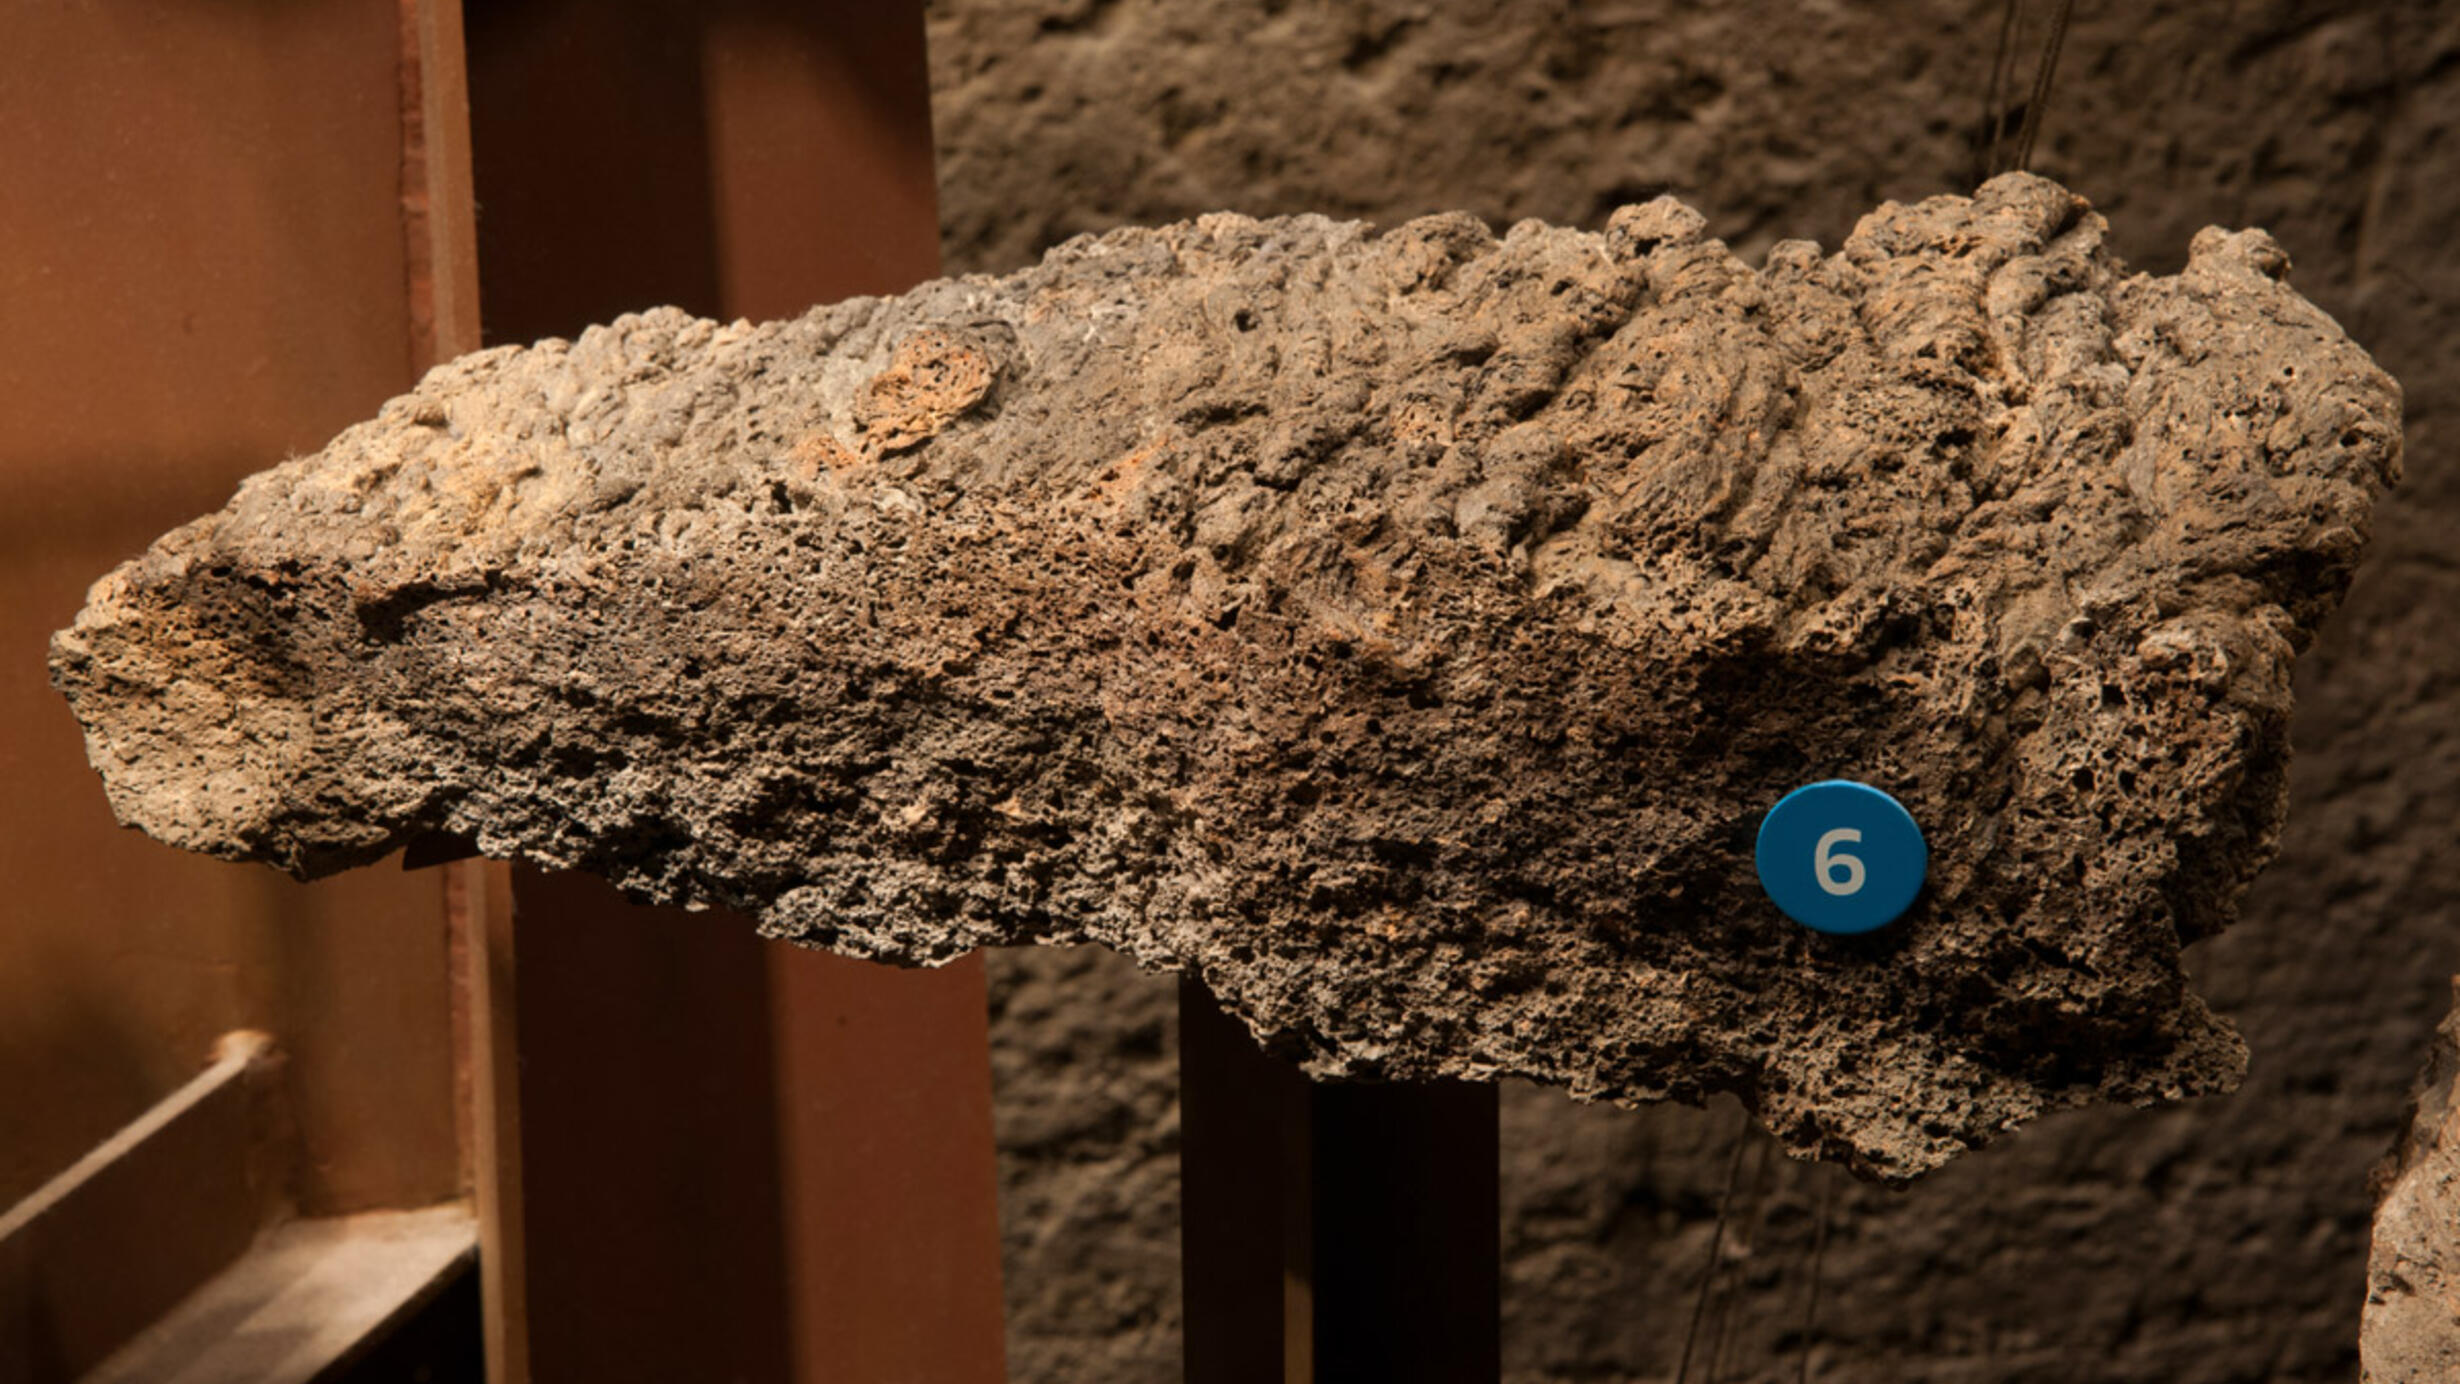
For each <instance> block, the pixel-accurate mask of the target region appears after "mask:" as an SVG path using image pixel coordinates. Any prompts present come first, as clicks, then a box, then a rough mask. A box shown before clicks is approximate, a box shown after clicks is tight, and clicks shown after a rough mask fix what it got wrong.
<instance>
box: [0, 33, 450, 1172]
mask: <svg viewBox="0 0 2460 1384" xmlns="http://www.w3.org/2000/svg"><path fill="white" fill-rule="evenodd" d="M400 45H401V11H400V8H399V4H398V0H347V3H333V4H321V5H270V6H269V5H227V4H200V3H162V0H93V3H86V4H78V5H9V6H5V7H0V131H5V132H6V134H5V140H4V147H5V153H4V154H0V323H4V324H5V327H6V330H5V331H0V397H6V398H7V399H8V400H9V408H8V411H7V413H6V415H5V416H4V417H0V726H4V727H5V730H0V875H4V876H5V877H6V878H7V880H8V881H9V888H8V890H7V893H6V895H5V897H0V1110H5V1111H6V1112H7V1117H6V1121H5V1123H0V1204H4V1203H6V1202H7V1201H11V1200H14V1199H15V1198H16V1197H17V1196H18V1195H20V1194H22V1193H23V1192H25V1191H26V1190H28V1189H29V1188H30V1187H32V1186H33V1185H35V1184H36V1183H39V1182H40V1181H41V1180H42V1179H43V1178H44V1177H45V1176H47V1175H48V1174H50V1173H51V1172H54V1171H56V1170H57V1169H58V1168H60V1167H62V1166H65V1165H66V1164H67V1163H69V1162H70V1161H72V1160H74V1159H75V1158H76V1157H78V1156H79V1155H80V1154H81V1153H83V1152H84V1150H85V1149H86V1148H87V1147H89V1146H90V1145H92V1144H93V1143H95V1142H96V1141H98V1140H100V1139H102V1138H103V1137H105V1136H107V1135H108V1134H109V1133H110V1132H111V1131H112V1130H113V1129H114V1128H116V1127H118V1126H119V1125H121V1124H122V1123H124V1122H125V1121H127V1120H129V1119H130V1118H132V1117H134V1116H135V1115H136V1114H137V1113H138V1112H139V1111H141V1110H143V1109H145V1108H146V1107H147V1106H148V1105H150V1104H151V1103H152V1102H153V1101H154V1100H156V1099H157V1098H159V1097H160V1096H162V1095H163V1094H164V1093H166V1092H168V1091H170V1090H171V1089H173V1088H175V1087H177V1086H178V1085H180V1083H182V1082H183V1081H185V1080H186V1079H187V1078H188V1077H189V1076H191V1075H193V1074H194V1073H195V1072H196V1071H197V1070H198V1069H199V1068H200V1067H202V1066H203V1065H204V1063H205V1061H206V1059H207V1055H208V1052H209V1049H210V1047H211V1045H212V1043H213V1041H214V1039H215V1038H216V1037H217V1036H218V1035H220V1034H221V1033H223V1032H225V1031H227V1030H229V1029H233V1028H241V1027H255V1028H263V1029H267V1030H270V1031H271V1032H273V1033H274V1034H275V1035H276V1038H277V1040H278V1041H279V1042H280V1044H281V1046H282V1049H283V1051H284V1052H285V1053H286V1054H287V1058H288V1061H287V1063H286V1066H285V1068H284V1077H283V1080H284V1084H285V1090H286V1095H287V1098H288V1100H289V1103H290V1105H291V1107H292V1110H293V1114H294V1118H295V1120H296V1122H297V1126H298V1130H299V1135H300V1139H301V1142H302V1145H303V1146H304V1148H305V1150H306V1155H307V1156H306V1158H305V1160H304V1162H303V1165H302V1167H301V1170H300V1175H299V1179H298V1191H299V1193H300V1195H301V1197H302V1199H303V1201H304V1202H305V1204H306V1205H307V1206H308V1207H310V1208H311V1209H315V1210H345V1209H351V1208H355V1207H365V1206H381V1205H402V1204H413V1203H420V1202H426V1201H432V1200H435V1199H438V1198H442V1197H449V1196H451V1195H453V1193H454V1190H455V1167H454V1161H455V1160H454V1140H453V1121H452V1117H451V1071H452V1068H451V1051H450V1042H449V1030H448V1026H447V1022H446V1015H447V1006H448V989H447V970H446V967H447V960H446V953H445V939H444V935H443V929H442V927H441V925H440V917H441V912H440V909H439V907H438V897H437V891H438V886H437V882H436V881H435V879H434V878H432V877H412V878H404V877H402V876H400V875H398V874H381V875H369V876H365V877H357V878H353V879H349V880H342V881H334V882H331V883H328V884H325V885H320V886H316V887H312V888H301V887H299V886H296V885H292V884H290V883H288V882H286V881H283V880H281V879H278V878H276V877H274V876H271V875H268V874H266V873H265V872H263V871H261V870H256V869H243V868H239V867H228V866H220V865H216V864H213V863H211V862H208V861H204V860H200V859H197V858H194V857H189V856H183V855H181V854H180V853H178V852H174V851H172V850H170V849H168V848H166V847H162V846H159V845H155V844H153V843H151V842H149V841H146V840H144V839H142V838H140V837H138V836H136V835H134V834H132V833H127V832H122V831H120V830H118V829H117V828H115V827H114V826H113V824H112V822H111V820H110V815H109V812H108V809H107V808H106V806H105V804H104V801H103V796H102V793H101V792H100V790H99V788H98V786H97V784H96V783H95V780H94V777H93V775H92V773H91V772H90V771H89V770H88V769H87V767H86V764H85V760H84V753H83V748H82V745H81V743H80V740H79V737H78V733H77V728H76V725H75V723H74V722H73V721H72V720H71V719H70V717H69V715H68V713H67V711H66V709H65V708H64V707H63V706H62V705H61V703H60V701H59V699H58V698H57V697H56V696H54V695H53V694H52V693H51V691H50V689H49V687H48V686H47V685H46V682H45V677H44V646H45V642H46V640H47V638H48V636H49V634H50V632H51V630H53V629H54V628H56V627H58V626H59V625H61V624H64V623H66V621H67V620H68V618H69V617H70V616H71V615H72V614H73V613H74V612H75V610H76V607H77V605H78V603H79V601H80V599H81V597H82V595H83V592H84V589H85V586H86V584H87V583H89V582H90V581H92V580H93V579H94V578H95V577H97V576H99V575H101V574H102V573H103V572H104V571H106V570H108V569H109V568H110V567H111V566H112V565H113V564H114V563H116V562H118V561H119V560H121V559H122V558H125V557H127V556H129V555H131V554H133V553H134V552H136V551H137V550H138V549H140V548H142V547H143V546H144V545H145V544H146V543H147V542H149V541H151V540H152V538H153V537H154V536H155V535H156V534H158V533H160V532H162V531H163V530H164V529H166V528H169V527H171V526H172V525H174V524H177V523H180V522H183V521H185V520H186V519H188V518H189V517H191V516H193V515H195V514H197V513H199V512H201V511H204V510H207V509H211V508H213V507H214V506H216V505H218V504H220V503H221V501H222V500H223V499H224V498H225V497H226V496H227V495H228V494H229V492H230V489H231V487H232V486H233V484H234V483H235V482H236V481H237V480H238V478H239V477H240V476H242V475H244V474H246V473H247V472H250V471H253V470H256V469H258V468H260V467H262V466H264V465H266V464H268V463H269V462H272V461H275V460H278V459H280V458H281V457H282V456H283V455H285V454H286V453H290V452H294V451H300V450H305V449H309V448H313V447H315V446H318V445H320V444H321V443H322V442H323V441H324V440H325V439H326V438H327V437H329V436H330V435H331V434H332V433H333V432H335V431H337V430H338V429H339V428H341V427H342V426H344V425H346V424H348V423H350V422H352V421H354V420H356V419H358V418H360V417H363V416H365V415H366V414H368V413H369V412H371V411H372V410H373V409H374V408H375V407H376V406H377V405H378V404H380V403H381V402H382V401H383V400H384V399H385V398H386V397H388V396H390V395H392V394H394V393H397V392H399V391H400V390H401V389H403V388H404V387H406V386H407V385H408V384H409V382H410V381H411V379H412V377H413V375H414V374H415V372H416V369H417V368H418V367H419V365H420V364H422V363H423V362H421V361H420V360H418V359H417V353H418V350H419V347H418V344H417V342H416V340H415V333H414V331H413V328H412V318H413V312H412V307H411V303H410V299H409V293H408V278H407V274H406V261H407V257H408V256H407V249H406V230H405V223H404V216H403V192H404V188H403V184H402V177H403V165H402V144H403V135H404V130H403V121H402V96H403V90H402V85H401V78H402V69H401V65H400Z"/></svg>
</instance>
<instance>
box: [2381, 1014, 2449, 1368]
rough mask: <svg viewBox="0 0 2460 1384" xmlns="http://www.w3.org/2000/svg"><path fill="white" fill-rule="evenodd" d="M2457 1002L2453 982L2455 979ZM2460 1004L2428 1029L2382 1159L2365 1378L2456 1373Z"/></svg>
mask: <svg viewBox="0 0 2460 1384" xmlns="http://www.w3.org/2000/svg"><path fill="white" fill-rule="evenodd" d="M2453 995H2454V998H2455V1000H2460V980H2455V981H2454V982H2453ZM2455 1097H2460V1003H2456V1004H2455V1006H2454V1008H2453V1010H2452V1014H2451V1017H2449V1018H2447V1019H2445V1020H2444V1021H2443V1024H2442V1027H2440V1028H2438V1029H2436V1030H2435V1034H2434V1044H2433V1046H2432V1048H2431V1049H2430V1050H2429V1051H2428V1053H2427V1058H2426V1069H2425V1071H2424V1072H2422V1073H2420V1074H2419V1076H2418V1082H2417V1096H2416V1102H2415V1104H2414V1106H2413V1107H2412V1108H2411V1110H2410V1113H2409V1127H2408V1129H2407V1130H2405V1131H2404V1132H2403V1133H2402V1135H2401V1138H2400V1146H2399V1147H2398V1148H2397V1149H2395V1150H2393V1153H2392V1156H2391V1158H2390V1159H2389V1160H2387V1161H2386V1163H2385V1165H2384V1167H2383V1169H2382V1171H2381V1173H2380V1175H2379V1180H2380V1181H2381V1182H2382V1183H2383V1187H2384V1191H2383V1198H2382V1201H2381V1202H2380V1203H2379V1204H2378V1205H2377V1206H2376V1207H2375V1239H2374V1247H2373V1249H2372V1251H2371V1253H2369V1254H2368V1256H2367V1260H2366V1313H2365V1317H2364V1319H2363V1323H2362V1325H2361V1327H2360V1329H2359V1333H2358V1358H2359V1361H2360V1364H2361V1366H2362V1370H2361V1375H2362V1378H2363V1380H2364V1384H2447V1381H2450V1380H2454V1379H2460V1099H2455Z"/></svg>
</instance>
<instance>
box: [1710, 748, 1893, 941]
mask: <svg viewBox="0 0 2460 1384" xmlns="http://www.w3.org/2000/svg"><path fill="white" fill-rule="evenodd" d="M1752 855H1753V858H1754V859H1755V860H1756V861H1757V862H1758V864H1759V869H1760V887H1761V888H1762V889H1765V890H1767V891H1768V897H1769V898H1771V899H1774V900H1775V901H1776V905H1777V907H1779V908H1781V909H1783V910H1785V916H1786V917H1788V918H1791V919H1793V920H1794V921H1795V922H1797V923H1800V924H1802V925H1803V926H1804V927H1807V928H1811V929H1813V930H1815V931H1819V932H1834V933H1855V932H1870V931H1873V930H1875V929H1878V928H1883V927H1886V926H1887V925H1888V924H1890V923H1893V922H1895V921H1896V920H1897V919H1898V918H1899V917H1901V916H1903V914H1904V912H1905V910H1906V909H1908V908H1911V907H1912V906H1913V897H1914V895H1916V894H1919V893H1921V892H1922V875H1923V873H1924V872H1925V871H1927V870H1928V869H1929V868H1930V847H1929V845H1927V844H1926V843H1925V842H1924V841H1923V840H1922V829H1921V828H1920V827H1919V826H1916V825H1914V821H1913V814H1912V813H1910V812H1907V811H1906V810H1905V805H1904V804H1903V803H1900V802H1898V801H1897V800H1896V799H1894V798H1891V797H1889V796H1888V795H1887V794H1885V793H1882V792H1880V791H1879V790H1878V789H1876V788H1873V787H1871V786H1870V785H1869V784H1867V783H1855V782H1853V781H1852V780H1850V779H1828V780H1826V781H1824V782H1821V783H1813V784H1806V785H1804V786H1803V787H1800V788H1797V789H1795V790H1794V791H1793V792H1791V793H1788V794H1786V795H1785V796H1784V797H1783V798H1780V799H1778V800H1777V805H1776V806H1775V807H1772V808H1770V809H1768V816H1767V817H1766V818H1765V819H1763V820H1762V821H1761V822H1760V840H1759V846H1758V848H1757V849H1756V850H1754V851H1753V852H1752Z"/></svg>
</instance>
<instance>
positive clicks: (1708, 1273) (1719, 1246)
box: [1674, 1110, 1751, 1384]
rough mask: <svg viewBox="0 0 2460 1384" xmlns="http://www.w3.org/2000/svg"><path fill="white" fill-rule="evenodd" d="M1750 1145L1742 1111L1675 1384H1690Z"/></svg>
mask: <svg viewBox="0 0 2460 1384" xmlns="http://www.w3.org/2000/svg"><path fill="white" fill-rule="evenodd" d="M1750 1143H1751V1112H1750V1111H1748V1110H1745V1111H1744V1112H1742V1126H1741V1128H1739V1129H1736V1130H1735V1131H1734V1153H1733V1155H1732V1156H1731V1157H1729V1158H1728V1159H1726V1164H1725V1191H1724V1193H1723V1194H1721V1195H1720V1196H1719V1197H1718V1198H1717V1228H1716V1230H1715V1231H1714V1232H1712V1233H1711V1234H1710V1235H1709V1237H1708V1263H1707V1265H1706V1266H1704V1267H1703V1268H1702V1269H1701V1270H1700V1291H1699V1292H1698V1293H1697V1294H1696V1295H1695V1296H1694V1297H1693V1298H1692V1301H1691V1325H1690V1326H1688V1327H1686V1328H1684V1330H1683V1358H1682V1363H1680V1364H1678V1365H1676V1366H1675V1369H1674V1384H1689V1380H1690V1379H1691V1351H1692V1347H1694V1346H1696V1345H1698V1344H1699V1341H1700V1318H1701V1316H1702V1315H1703V1314H1704V1313H1706V1312H1707V1311H1708V1290H1709V1288H1710V1287H1711V1286H1712V1285H1714V1284H1715V1283H1716V1281H1717V1260H1718V1259H1719V1257H1721V1256H1722V1255H1723V1254H1724V1253H1725V1218H1726V1213H1727V1212H1729V1211H1731V1210H1732V1209H1733V1207H1734V1184H1735V1183H1737V1182H1739V1181H1740V1180H1741V1179H1742V1160H1743V1150H1744V1149H1746V1148H1748V1147H1749V1146H1750Z"/></svg>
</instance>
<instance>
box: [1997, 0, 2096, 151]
mask: <svg viewBox="0 0 2460 1384" xmlns="http://www.w3.org/2000/svg"><path fill="white" fill-rule="evenodd" d="M2075 12H2076V0H2059V4H2058V8H2057V10H2056V11H2055V12H2054V13H2053V14H2052V15H2051V17H2050V35H2049V37H2048V38H2047V39H2045V40H2044V41H2043V43H2042V49H2041V57H2040V59H2039V60H2038V61H2037V62H2036V63H2035V64H2034V66H2033V85H2032V88H2031V90H2030V91H2029V92H2028V93H2027V94H2026V97H2025V101H2024V118H2023V120H2022V121H2021V122H2020V123H2019V124H2018V126H2017V129H2016V140H2015V148H2014V150H2013V155H2012V157H2003V155H2006V154H2007V153H2008V152H2009V151H2008V141H2007V135H2008V123H2009V119H2010V117H2011V116H2013V115H2014V112H2013V111H2012V110H2010V109H2009V108H2008V104H2007V102H2008V98H2009V97H2010V96H2012V95H2014V91H2013V84H2014V79H2015V75H2016V45H2017V41H2018V39H2019V38H2021V37H2022V31H2023V28H2024V0H2006V3H2005V4H2004V5H2002V6H2001V7H2000V10H1999V41H1998V45H1997V47H1996V48H1995V49H1994V50H1993V52H1992V55H1991V63H1990V89H1989V91H1988V93H1987V94H1985V95H1984V97H1983V98H1982V123H1983V126H1984V127H1985V128H1986V129H1988V130H1989V132H1990V143H1989V149H1988V152H1987V153H1986V154H1985V155H1984V156H1983V160H1982V179H1983V180H1984V181H1987V180H1989V179H1991V178H1994V177H1997V176H1998V175H1999V174H2001V173H2005V172H2008V171H2010V170H2023V169H2030V168H2031V167H2032V166H2033V149H2034V146H2035V145H2036V144H2037V143H2038V142H2039V140H2040V138H2041V127H2042V121H2043V118H2044V116H2045V115H2046V113H2047V112H2048V109H2049V105H2050V86H2051V83H2052V82H2053V81H2054V80H2055V79H2056V78H2057V76H2058V68H2059V54H2060V53H2062V52H2063V51H2065V49H2066V47H2067V28H2068V24H2069V22H2070V21H2071V20H2073V19H2074V18H2075Z"/></svg>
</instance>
